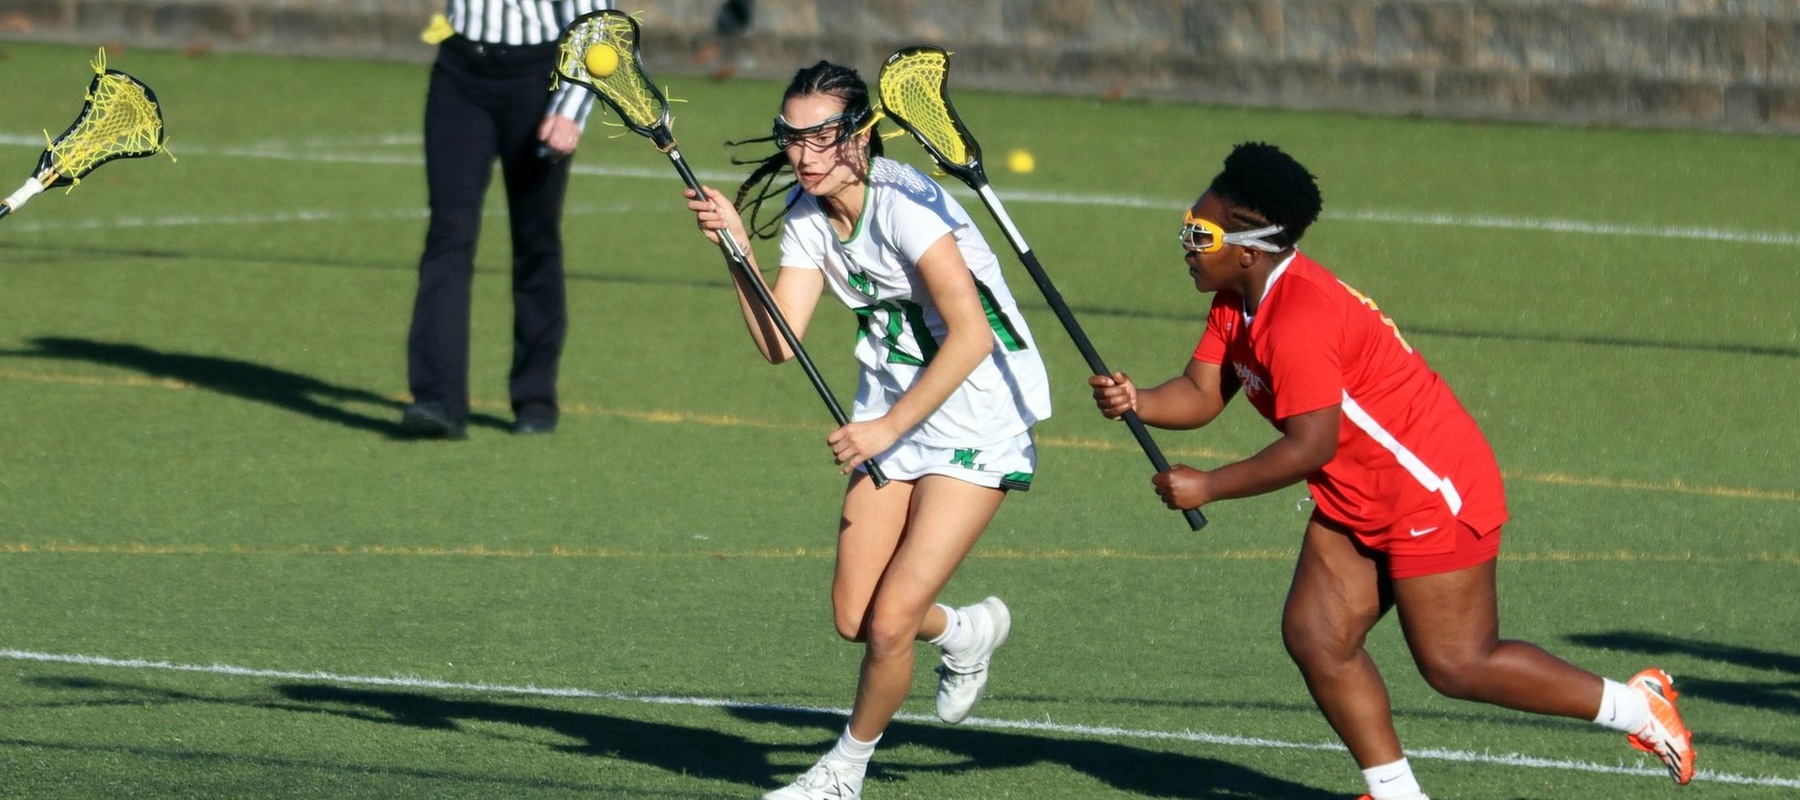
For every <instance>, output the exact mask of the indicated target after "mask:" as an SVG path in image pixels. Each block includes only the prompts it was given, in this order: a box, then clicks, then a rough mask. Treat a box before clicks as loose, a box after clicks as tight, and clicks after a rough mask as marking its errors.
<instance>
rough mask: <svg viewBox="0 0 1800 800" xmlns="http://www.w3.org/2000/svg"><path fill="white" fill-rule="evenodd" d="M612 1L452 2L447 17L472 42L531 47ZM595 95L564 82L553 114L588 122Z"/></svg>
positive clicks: (552, 107)
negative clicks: (583, 15) (577, 18)
mask: <svg viewBox="0 0 1800 800" xmlns="http://www.w3.org/2000/svg"><path fill="white" fill-rule="evenodd" d="M612 7H613V4H612V0H448V5H447V7H446V8H445V10H444V16H445V17H446V18H448V19H449V20H450V27H452V28H454V29H456V32H457V33H458V34H461V35H462V37H463V38H465V39H468V40H470V41H475V42H482V43H485V44H510V45H530V44H545V43H550V42H555V41H556V40H557V39H559V38H561V37H562V32H563V28H565V27H567V26H568V24H569V23H570V22H571V21H573V20H574V19H575V18H576V17H579V16H581V15H582V14H586V13H588V12H591V11H599V10H601V9H603V8H612ZM593 105H594V96H593V95H592V94H590V93H588V91H587V90H585V89H582V88H581V87H579V86H575V85H573V84H570V83H567V82H564V83H563V84H562V85H561V86H559V87H557V90H556V96H555V97H554V98H553V99H552V101H551V104H550V111H551V112H552V113H556V114H561V115H563V116H565V117H568V118H570V119H573V120H575V121H576V122H586V121H587V115H588V112H589V111H591V110H593Z"/></svg>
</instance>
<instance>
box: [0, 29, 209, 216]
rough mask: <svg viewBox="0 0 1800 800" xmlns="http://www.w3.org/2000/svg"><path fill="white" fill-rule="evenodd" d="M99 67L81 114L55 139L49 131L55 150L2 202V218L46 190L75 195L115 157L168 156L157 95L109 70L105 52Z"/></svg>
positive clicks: (97, 63)
mask: <svg viewBox="0 0 1800 800" xmlns="http://www.w3.org/2000/svg"><path fill="white" fill-rule="evenodd" d="M93 67H94V72H95V73H96V74H95V75H94V81H93V83H90V84H88V90H87V102H86V103H84V104H82V106H81V114H80V115H79V116H77V117H75V122H74V124H72V125H70V126H69V129H68V130H66V131H63V133H62V135H61V136H58V137H56V138H55V139H54V140H50V133H49V132H48V131H45V132H44V138H45V139H46V140H49V141H50V144H49V147H47V148H45V149H44V154H43V155H42V156H39V157H38V163H37V168H36V169H35V170H33V171H32V175H31V177H30V178H28V179H27V180H26V181H25V185H24V186H21V187H19V190H18V191H16V192H13V193H12V194H11V195H10V196H8V197H7V198H6V199H4V200H0V218H5V217H6V216H7V215H8V214H11V213H12V212H14V211H17V210H19V207H20V206H23V205H25V202H26V201H27V200H30V199H31V198H32V197H34V196H36V195H37V194H38V193H39V192H42V191H44V190H45V189H49V188H52V187H57V186H67V187H69V190H70V191H74V188H75V185H76V184H78V183H80V182H81V179H82V178H83V177H85V176H86V175H87V174H88V173H89V172H93V171H94V169H95V168H96V167H98V166H100V165H101V164H104V163H106V162H108V161H111V160H113V159H115V158H143V157H144V156H149V155H155V154H157V153H160V152H163V138H164V136H163V119H162V106H160V105H157V103H156V93H155V92H153V91H150V87H148V86H145V85H144V84H143V82H142V81H139V80H138V79H136V78H133V77H131V76H130V75H127V74H125V73H123V72H120V71H118V70H115V69H107V68H106V51H105V50H101V51H100V54H99V55H98V56H95V57H94V61H93ZM173 157H174V156H170V158H173Z"/></svg>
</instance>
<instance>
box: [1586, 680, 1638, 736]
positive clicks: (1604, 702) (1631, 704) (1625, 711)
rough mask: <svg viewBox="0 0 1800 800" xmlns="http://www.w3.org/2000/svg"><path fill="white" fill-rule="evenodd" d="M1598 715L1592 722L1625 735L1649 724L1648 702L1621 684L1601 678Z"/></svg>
mask: <svg viewBox="0 0 1800 800" xmlns="http://www.w3.org/2000/svg"><path fill="white" fill-rule="evenodd" d="M1601 680H1602V681H1603V682H1604V685H1605V688H1604V689H1602V690H1601V691H1600V713H1598V714H1595V715H1594V722H1595V724H1598V725H1600V726H1602V727H1606V728H1611V729H1613V730H1615V731H1623V732H1625V733H1637V732H1638V731H1640V730H1643V728H1644V726H1645V725H1648V724H1649V723H1650V701H1648V700H1645V699H1644V696H1643V695H1641V694H1638V693H1637V692H1636V691H1633V690H1632V688H1631V687H1629V686H1626V685H1625V684H1623V683H1620V682H1618V681H1615V680H1612V679H1611V678H1602V679H1601Z"/></svg>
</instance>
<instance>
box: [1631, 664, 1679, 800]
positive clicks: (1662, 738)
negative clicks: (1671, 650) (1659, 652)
mask: <svg viewBox="0 0 1800 800" xmlns="http://www.w3.org/2000/svg"><path fill="white" fill-rule="evenodd" d="M1625 685H1626V686H1627V687H1629V688H1630V689H1631V690H1632V691H1634V692H1637V693H1638V694H1640V695H1643V697H1644V702H1646V703H1649V704H1650V721H1649V722H1648V723H1646V724H1645V725H1644V727H1643V728H1642V729H1641V730H1639V731H1638V732H1637V733H1633V734H1630V735H1627V736H1626V737H1625V741H1628V742H1630V743H1631V746H1632V747H1635V748H1637V749H1639V750H1642V751H1644V752H1646V753H1655V754H1656V757H1657V758H1660V759H1662V762H1663V766H1666V767H1668V768H1669V777H1671V778H1674V779H1675V782H1676V783H1677V784H1682V785H1685V784H1686V783H1687V782H1688V781H1691V780H1693V779H1694V738H1693V735H1692V734H1690V733H1688V727H1687V723H1684V722H1682V721H1681V712H1680V711H1677V710H1675V698H1677V697H1680V696H1681V695H1680V693H1678V692H1676V691H1675V681H1674V679H1673V678H1670V677H1669V673H1667V672H1664V671H1662V670H1660V669H1657V668H1655V667H1651V668H1650V669H1647V670H1644V671H1643V672H1640V673H1638V674H1636V675H1633V676H1631V680H1629V681H1626V682H1625Z"/></svg>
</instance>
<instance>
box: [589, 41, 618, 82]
mask: <svg viewBox="0 0 1800 800" xmlns="http://www.w3.org/2000/svg"><path fill="white" fill-rule="evenodd" d="M582 64H583V65H584V66H586V67H587V71H588V74H589V75H592V76H594V77H596V78H604V77H607V76H609V75H611V74H613V73H614V72H618V71H619V51H617V50H614V49H613V46H612V45H609V44H595V45H594V46H593V47H590V48H588V51H587V56H586V57H585V58H583V59H582Z"/></svg>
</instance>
